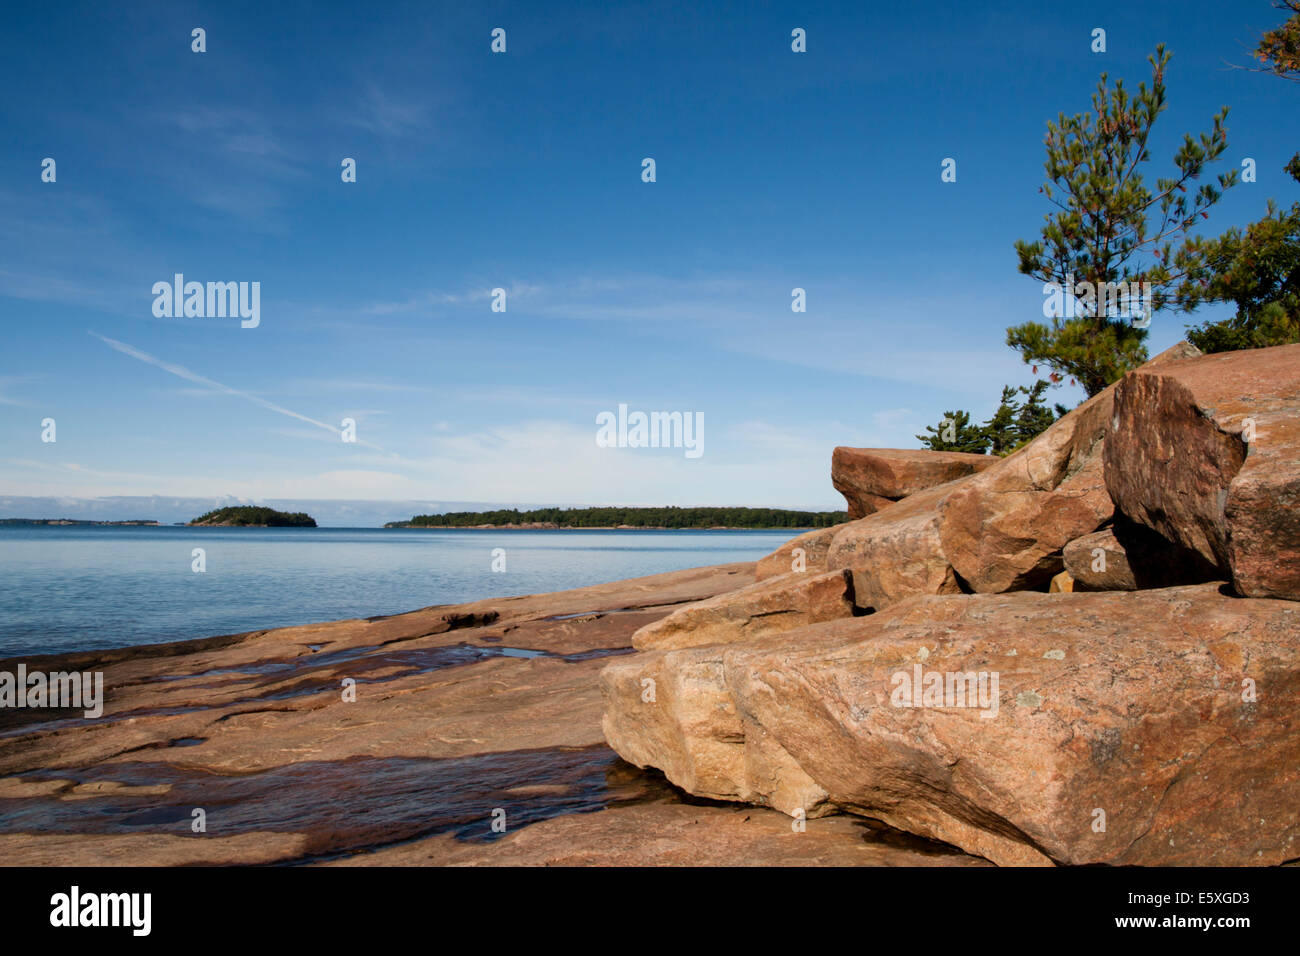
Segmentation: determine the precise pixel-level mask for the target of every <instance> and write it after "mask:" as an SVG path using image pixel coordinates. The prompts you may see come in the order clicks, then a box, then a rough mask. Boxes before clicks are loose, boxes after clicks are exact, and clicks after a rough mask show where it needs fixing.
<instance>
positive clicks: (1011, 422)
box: [984, 385, 1020, 455]
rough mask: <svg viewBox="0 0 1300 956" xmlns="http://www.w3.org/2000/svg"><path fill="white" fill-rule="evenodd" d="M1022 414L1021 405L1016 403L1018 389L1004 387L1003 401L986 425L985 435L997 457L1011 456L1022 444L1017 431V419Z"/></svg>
mask: <svg viewBox="0 0 1300 956" xmlns="http://www.w3.org/2000/svg"><path fill="white" fill-rule="evenodd" d="M1019 414H1020V405H1019V404H1018V403H1017V402H1016V389H1015V388H1013V387H1012V386H1010V385H1004V386H1003V387H1002V399H1001V401H1000V402H999V403H998V407H997V409H996V410H995V411H994V412H993V415H992V417H990V418H989V420H988V421H987V422H985V423H984V435H985V437H986V438H987V439H988V443H989V451H991V452H992V453H993V454H995V455H1009V454H1010V453H1011V452H1012V451H1013V450H1014V449H1015V447H1016V446H1017V445H1019V444H1020V442H1019V436H1018V433H1017V430H1016V417H1017V416H1018V415H1019Z"/></svg>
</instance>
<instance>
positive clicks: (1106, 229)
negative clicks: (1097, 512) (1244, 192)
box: [1007, 44, 1236, 396]
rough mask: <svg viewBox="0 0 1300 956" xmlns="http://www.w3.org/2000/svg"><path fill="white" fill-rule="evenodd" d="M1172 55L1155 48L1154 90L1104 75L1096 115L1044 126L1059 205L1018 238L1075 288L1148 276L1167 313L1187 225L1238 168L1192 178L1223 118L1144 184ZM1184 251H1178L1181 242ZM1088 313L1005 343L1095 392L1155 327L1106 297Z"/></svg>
mask: <svg viewBox="0 0 1300 956" xmlns="http://www.w3.org/2000/svg"><path fill="white" fill-rule="evenodd" d="M1169 59H1170V54H1169V53H1168V52H1167V51H1166V50H1165V48H1164V45H1163V44H1162V45H1160V46H1158V47H1156V52H1155V55H1154V56H1151V57H1148V62H1150V63H1151V69H1152V79H1151V86H1150V87H1149V88H1148V87H1147V85H1146V83H1145V82H1143V83H1141V84H1139V86H1138V91H1137V95H1136V96H1132V97H1130V95H1129V93H1128V91H1127V90H1126V89H1125V88H1124V83H1123V81H1122V80H1118V81H1116V83H1115V86H1114V88H1113V89H1112V88H1110V87H1109V86H1108V85H1107V75H1106V74H1105V73H1103V74H1102V75H1101V79H1100V81H1099V83H1098V85H1097V91H1096V93H1094V94H1093V97H1092V105H1093V113H1079V114H1075V115H1074V116H1071V117H1067V116H1066V115H1065V114H1064V113H1062V114H1060V116H1059V119H1058V121H1057V122H1056V123H1051V122H1049V123H1048V125H1047V138H1046V145H1047V162H1046V163H1045V166H1044V168H1045V169H1046V172H1047V182H1046V183H1044V185H1043V187H1042V189H1041V192H1042V193H1043V194H1044V195H1045V196H1046V197H1047V199H1048V201H1050V202H1051V203H1052V204H1053V205H1054V206H1056V207H1057V211H1056V212H1053V213H1051V214H1049V215H1048V216H1047V217H1046V225H1045V226H1044V227H1043V232H1042V238H1041V239H1040V240H1037V241H1035V242H1025V241H1018V242H1016V253H1017V255H1018V256H1019V269H1020V271H1021V272H1022V273H1024V274H1025V275H1029V276H1033V277H1034V278H1037V279H1040V280H1042V281H1043V282H1045V283H1048V282H1051V283H1055V284H1056V285H1057V286H1058V287H1060V288H1063V289H1065V290H1067V291H1071V290H1073V289H1074V288H1075V283H1078V282H1086V283H1090V284H1091V287H1092V288H1094V289H1097V288H1100V287H1102V286H1103V284H1106V285H1114V284H1118V283H1125V284H1128V283H1144V282H1145V283H1150V289H1151V293H1152V295H1151V308H1152V311H1158V310H1159V309H1161V308H1163V307H1164V306H1165V304H1166V303H1167V301H1168V300H1169V298H1170V292H1171V289H1172V287H1173V286H1174V284H1175V283H1177V282H1178V281H1180V280H1181V279H1182V278H1183V277H1184V274H1185V271H1184V263H1183V259H1184V257H1185V255H1186V249H1185V247H1186V243H1187V232H1188V229H1189V228H1190V227H1191V226H1192V225H1193V224H1194V223H1195V222H1196V221H1197V219H1198V217H1200V218H1206V217H1207V216H1208V213H1207V210H1208V209H1209V207H1211V206H1213V205H1214V204H1215V203H1216V202H1218V200H1219V198H1220V196H1221V191H1222V190H1223V189H1226V188H1228V187H1229V186H1231V185H1233V184H1234V183H1235V182H1236V172H1235V171H1233V172H1229V173H1226V174H1224V175H1221V176H1219V177H1218V180H1217V182H1218V186H1217V187H1216V186H1215V185H1213V184H1211V183H1203V184H1201V186H1200V187H1199V188H1197V189H1195V190H1193V191H1191V192H1189V191H1188V184H1189V183H1192V182H1193V181H1194V180H1197V179H1199V178H1200V176H1201V174H1202V173H1203V172H1204V171H1205V168H1206V166H1207V165H1208V164H1209V163H1210V162H1212V161H1214V160H1216V159H1218V158H1219V156H1220V155H1221V154H1222V153H1223V151H1224V150H1225V149H1226V148H1227V145H1228V140H1227V134H1226V131H1225V128H1224V125H1223V121H1224V119H1225V117H1226V116H1227V112H1228V110H1227V108H1226V107H1225V108H1224V109H1222V110H1220V111H1219V113H1217V114H1216V115H1215V116H1214V118H1213V124H1214V127H1213V131H1212V132H1211V133H1209V134H1205V133H1202V134H1201V135H1200V137H1199V139H1193V138H1192V137H1191V136H1190V135H1186V136H1184V138H1183V144H1182V146H1181V147H1179V149H1178V151H1177V152H1176V153H1175V155H1174V160H1173V161H1174V165H1175V166H1176V167H1177V169H1178V173H1177V175H1175V176H1173V177H1170V178H1161V179H1157V180H1156V183H1155V190H1154V191H1152V190H1151V189H1150V188H1148V187H1147V185H1146V183H1145V181H1144V179H1143V176H1142V172H1141V171H1140V168H1139V167H1140V166H1141V165H1142V164H1143V163H1146V162H1148V161H1150V158H1151V156H1150V153H1149V152H1148V150H1147V140H1148V137H1149V136H1150V134H1151V129H1152V127H1153V125H1154V124H1155V121H1156V118H1157V117H1158V116H1159V115H1160V113H1162V112H1163V111H1164V109H1165V81H1164V76H1165V70H1166V68H1167V66H1168V63H1169ZM1176 242H1177V243H1179V248H1178V249H1175V243H1176ZM1080 304H1081V306H1082V309H1081V313H1080V314H1078V315H1075V316H1071V317H1066V316H1058V317H1055V318H1053V319H1052V321H1051V325H1047V324H1045V323H1043V322H1026V323H1023V324H1022V325H1018V326H1013V327H1011V328H1009V329H1007V344H1008V345H1009V346H1011V347H1012V348H1014V349H1016V350H1017V351H1019V352H1020V353H1021V355H1022V357H1023V358H1024V360H1025V363H1026V364H1030V363H1035V364H1042V365H1045V366H1047V367H1048V368H1049V369H1052V370H1053V372H1052V374H1051V375H1050V376H1049V377H1050V378H1051V381H1052V382H1053V383H1057V382H1060V381H1061V380H1062V379H1063V378H1065V377H1066V376H1069V377H1071V378H1073V379H1075V380H1077V381H1078V383H1079V384H1080V385H1082V386H1083V388H1084V391H1086V392H1087V394H1088V395H1090V396H1091V395H1095V394H1097V393H1098V392H1100V391H1101V390H1102V389H1103V388H1105V387H1106V386H1107V385H1109V384H1110V383H1111V382H1114V381H1116V380H1117V379H1119V378H1120V377H1121V376H1122V375H1123V374H1124V373H1125V372H1127V371H1129V370H1130V369H1133V368H1136V367H1137V366H1138V365H1140V364H1142V363H1143V362H1144V361H1146V358H1147V351H1146V346H1145V345H1144V344H1143V343H1144V340H1145V339H1146V330H1145V329H1144V328H1138V327H1137V326H1135V325H1134V324H1132V323H1131V321H1129V320H1127V319H1125V318H1122V317H1118V316H1115V315H1113V314H1107V313H1108V310H1107V309H1105V308H1104V307H1103V303H1102V302H1098V301H1096V300H1094V301H1092V302H1091V303H1089V302H1088V301H1087V300H1086V299H1085V300H1084V301H1083V302H1081V303H1080Z"/></svg>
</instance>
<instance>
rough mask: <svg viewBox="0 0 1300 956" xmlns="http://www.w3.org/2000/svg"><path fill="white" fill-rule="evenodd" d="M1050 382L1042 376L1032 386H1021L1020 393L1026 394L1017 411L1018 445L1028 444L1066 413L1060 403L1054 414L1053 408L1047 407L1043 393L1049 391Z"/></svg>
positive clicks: (1016, 432)
mask: <svg viewBox="0 0 1300 956" xmlns="http://www.w3.org/2000/svg"><path fill="white" fill-rule="evenodd" d="M1047 387H1048V383H1047V382H1045V381H1043V380H1042V379H1041V378H1040V379H1039V380H1038V381H1036V382H1035V383H1034V384H1033V385H1032V386H1031V387H1029V388H1025V386H1023V385H1021V386H1020V389H1019V391H1020V394H1022V395H1024V396H1025V401H1024V404H1023V405H1021V406H1020V411H1018V412H1017V413H1016V429H1015V435H1016V447H1017V448H1019V447H1020V446H1021V445H1026V444H1028V443H1029V442H1031V441H1033V440H1034V439H1035V438H1037V437H1038V436H1039V435H1041V434H1042V433H1043V432H1045V431H1046V430H1047V428H1048V426H1049V425H1051V424H1052V422H1054V421H1056V419H1057V418H1058V417H1059V416H1061V415H1064V414H1065V411H1064V410H1062V406H1060V405H1058V406H1056V407H1057V413H1056V414H1053V413H1052V410H1051V409H1050V408H1048V407H1047V405H1046V403H1044V401H1043V395H1044V393H1045V392H1046V391H1047Z"/></svg>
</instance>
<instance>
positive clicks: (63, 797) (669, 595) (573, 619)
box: [0, 562, 988, 866]
mask: <svg viewBox="0 0 1300 956" xmlns="http://www.w3.org/2000/svg"><path fill="white" fill-rule="evenodd" d="M755 567H756V565H755V563H753V562H737V563H732V564H724V565H715V566H710V567H703V568H693V569H689V570H684V571H671V572H666V573H662V574H655V575H649V576H646V577H641V578H630V579H626V580H622V581H614V582H610V583H607V584H599V585H592V586H588V587H581V588H575V589H571V590H567V591H555V592H549V593H542V594H534V595H526V596H522V597H508V598H488V599H484V600H479V601H473V602H470V603H465V604H458V605H442V606H434V607H427V608H423V609H421V610H417V611H410V612H407V613H403V614H397V615H392V616H387V617H378V618H370V619H350V620H342V621H332V622H326V623H320V624H311V625H303V626H298V627H287V628H279V629H275V630H261V631H256V630H255V631H249V632H246V633H242V634H232V635H224V636H218V637H209V638H202V639H198V640H190V641H182V642H176V643H172V644H162V645H148V646H138V647H133V648H123V649H118V650H112V651H102V652H94V651H92V652H67V653H63V654H57V655H50V656H48V657H45V658H41V659H34V658H28V659H26V660H27V661H28V663H29V664H37V663H39V664H41V665H43V666H44V667H46V668H48V669H55V668H59V669H95V670H98V671H102V673H103V675H104V688H105V695H104V713H103V716H102V717H100V718H98V719H87V718H84V717H81V716H79V715H73V716H63V715H61V714H58V713H54V712H48V711H47V712H43V713H42V712H35V711H32V710H5V711H0V798H7V799H18V800H21V801H22V802H23V803H24V805H25V807H26V809H25V811H24V813H23V814H22V815H21V818H18V817H11V818H9V819H0V852H3V853H4V854H5V856H6V859H7V860H8V861H9V862H10V864H11V865H82V866H99V865H117V864H120V863H122V862H126V861H130V862H131V863H133V864H135V865H146V866H147V865H201V864H208V865H213V864H231V865H238V864H296V865H303V864H306V865H429V864H432V865H447V864H453V863H456V864H476V865H557V864H558V865H566V864H567V865H577V864H607V865H653V864H687V863H697V864H698V863H707V864H713V865H720V866H722V865H731V866H734V865H742V864H746V863H750V864H752V863H755V862H762V863H766V864H772V865H888V864H894V865H913V866H919V865H943V866H983V865H988V864H987V863H986V861H983V860H980V859H978V858H976V857H972V856H969V855H967V854H964V853H962V852H960V851H957V850H955V849H954V848H952V847H947V846H944V845H940V844H935V843H933V842H931V841H926V840H920V839H917V838H914V837H909V836H906V835H905V834H902V833H901V832H900V831H894V830H889V829H886V830H882V831H880V832H879V833H878V834H874V835H873V834H872V833H870V832H867V833H865V835H864V830H863V827H862V826H861V824H860V822H859V821H856V820H854V819H853V818H851V817H847V816H838V817H827V818H824V819H816V820H809V821H808V823H807V832H805V833H801V834H798V835H794V834H792V832H791V829H790V822H789V818H788V817H787V816H786V815H785V814H783V813H780V812H778V811H775V810H768V809H763V808H758V807H753V806H749V805H747V804H744V803H730V802H719V801H712V800H699V799H697V798H694V797H690V796H688V795H686V794H684V793H683V792H682V791H680V790H678V789H677V788H675V787H673V786H672V785H671V784H669V783H668V782H667V780H666V779H665V778H664V777H663V775H662V774H660V773H658V772H657V771H653V770H650V771H643V770H639V769H637V768H635V767H633V766H632V765H630V764H627V763H625V762H624V761H622V760H621V759H620V758H619V757H618V756H617V755H616V754H615V753H614V752H613V751H612V750H611V749H610V748H609V746H608V744H607V743H606V742H605V737H604V732H603V730H602V726H601V718H602V713H603V702H602V695H601V690H600V686H599V677H598V675H599V674H600V671H601V670H602V668H604V667H605V666H606V665H607V664H608V663H609V662H610V660H611V659H616V658H618V657H620V656H623V655H627V654H631V653H632V651H633V648H632V643H631V637H632V634H633V633H634V632H635V631H637V630H638V629H639V628H641V627H643V626H645V625H646V624H648V623H652V622H654V621H657V620H660V619H662V618H663V617H665V616H667V615H668V614H670V613H672V611H674V610H675V609H677V608H679V607H681V606H683V605H685V604H689V603H693V602H696V601H700V600H704V599H706V598H709V597H711V596H715V595H719V594H724V593H727V592H730V591H733V590H735V589H736V588H738V587H742V586H744V585H746V584H748V583H749V582H751V581H752V580H753V577H754V573H755ZM349 687H350V688H351V691H352V695H351V699H349V693H348V688H349ZM358 778H361V779H363V780H364V781H365V784H366V785H365V786H364V787H358V786H357V780H358ZM286 789H292V790H293V791H294V792H295V793H297V794H298V795H299V796H301V797H302V799H295V800H292V801H289V802H286V801H285V800H284V799H283V794H284V792H285V790H286ZM204 805H217V806H220V807H222V808H223V809H222V811H221V813H220V814H219V815H218V814H216V813H214V814H213V816H212V818H211V820H210V825H211V826H212V828H213V832H212V833H211V834H210V835H208V836H206V837H205V838H203V839H193V838H192V835H191V833H190V810H191V808H193V807H195V806H204ZM376 806H382V807H384V808H385V810H386V812H385V813H384V814H381V815H378V816H376V815H375V814H374V808H375V807H376ZM494 808H500V810H502V811H503V812H504V813H505V814H506V819H507V827H506V830H505V832H504V833H497V832H495V831H494V830H493V816H492V811H493V809H494ZM142 810H148V811H150V813H151V814H153V815H154V817H155V821H154V822H150V823H147V824H143V825H142V824H141V823H140V821H139V816H140V813H141V811H142ZM177 821H180V822H179V823H178V822H177Z"/></svg>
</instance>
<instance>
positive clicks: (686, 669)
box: [600, 638, 832, 816]
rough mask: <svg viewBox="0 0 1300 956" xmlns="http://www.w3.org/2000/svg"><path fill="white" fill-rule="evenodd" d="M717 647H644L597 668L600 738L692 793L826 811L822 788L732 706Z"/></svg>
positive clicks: (793, 810)
mask: <svg viewBox="0 0 1300 956" xmlns="http://www.w3.org/2000/svg"><path fill="white" fill-rule="evenodd" d="M770 639H771V638H769V640H770ZM724 649H725V648H724V647H722V646H717V645H715V646H711V647H688V648H682V649H678V650H673V651H648V652H646V653H642V654H634V655H632V656H631V657H627V658H620V659H619V660H616V661H614V662H613V663H611V664H609V665H607V666H606V667H605V669H604V670H602V671H601V674H600V686H601V693H602V694H603V696H604V701H605V715H604V719H603V721H602V726H603V728H604V731H605V739H606V740H607V741H609V745H610V746H611V747H613V748H614V750H616V751H617V752H618V754H619V756H621V757H622V758H623V759H624V760H626V761H627V762H628V763H631V764H635V765H636V766H638V767H655V768H657V769H659V770H662V771H663V773H664V776H666V777H667V778H668V779H669V780H670V781H672V782H673V783H674V784H676V785H677V786H679V787H681V788H682V789H683V790H686V791H687V792H689V793H693V794H695V795H697V796H701V797H708V798H710V799H713V800H734V801H740V802H744V803H754V804H758V805H760V806H767V807H772V808H774V809H777V810H780V811H782V812H783V813H789V814H791V815H793V814H795V813H796V812H797V811H799V810H802V811H804V813H805V814H807V815H808V816H819V815H821V814H824V813H826V812H829V811H830V810H831V809H832V808H831V807H829V806H828V805H827V804H826V791H825V790H823V789H822V788H821V787H820V786H818V785H817V783H816V782H815V781H813V780H812V779H811V778H810V777H809V776H808V775H807V774H806V773H804V772H803V771H802V770H800V769H799V765H798V764H797V763H795V762H794V760H793V758H791V757H790V755H789V754H788V753H786V752H785V750H784V749H783V748H782V747H781V745H780V744H779V743H777V742H776V740H775V739H774V738H773V737H772V736H771V735H770V734H768V733H767V732H766V731H765V730H764V729H763V728H762V727H760V726H758V725H757V724H755V723H754V722H753V721H751V720H747V719H746V716H745V715H744V714H743V713H741V712H740V711H739V710H737V708H736V704H735V700H734V698H733V696H732V694H731V691H730V690H729V689H728V687H727V685H726V683H725V681H724V680H723V668H722V652H723V650H724Z"/></svg>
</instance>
